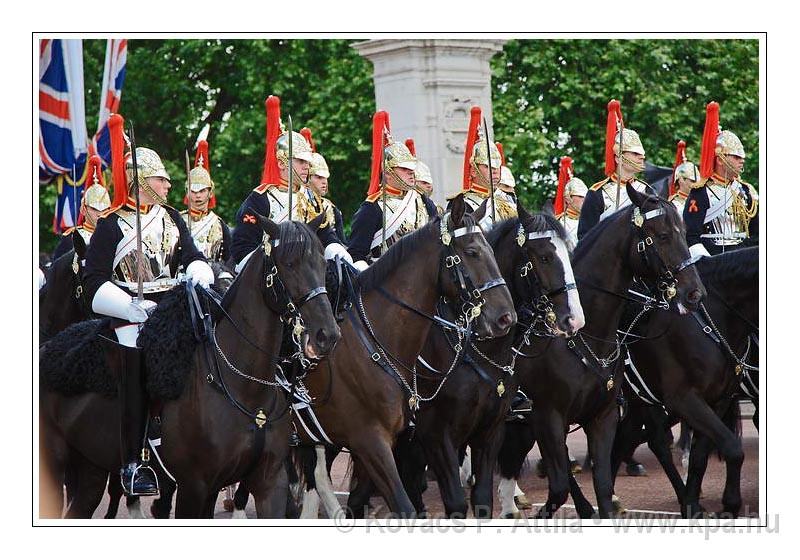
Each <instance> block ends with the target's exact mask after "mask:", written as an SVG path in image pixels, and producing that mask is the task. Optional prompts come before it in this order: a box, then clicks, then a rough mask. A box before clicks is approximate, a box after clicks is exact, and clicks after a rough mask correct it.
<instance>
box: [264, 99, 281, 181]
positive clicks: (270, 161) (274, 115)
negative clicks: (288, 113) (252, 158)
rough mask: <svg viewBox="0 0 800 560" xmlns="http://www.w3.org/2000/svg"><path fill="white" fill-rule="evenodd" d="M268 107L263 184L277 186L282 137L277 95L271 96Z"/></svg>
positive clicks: (279, 103)
mask: <svg viewBox="0 0 800 560" xmlns="http://www.w3.org/2000/svg"><path fill="white" fill-rule="evenodd" d="M266 107H267V146H266V153H265V155H264V171H263V172H262V174H261V183H262V184H269V185H277V184H279V183H280V181H281V171H280V168H279V167H278V154H277V151H276V149H277V143H278V137H279V136H280V135H281V100H280V98H279V97H278V96H277V95H270V96H269V97H268V98H267V102H266Z"/></svg>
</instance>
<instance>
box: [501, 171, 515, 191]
mask: <svg viewBox="0 0 800 560" xmlns="http://www.w3.org/2000/svg"><path fill="white" fill-rule="evenodd" d="M499 184H500V185H502V186H506V187H508V188H510V189H513V188H514V187H516V186H517V182H516V181H515V180H514V174H513V173H511V170H510V169H509V168H508V167H506V166H505V165H503V166H501V167H500V181H499Z"/></svg>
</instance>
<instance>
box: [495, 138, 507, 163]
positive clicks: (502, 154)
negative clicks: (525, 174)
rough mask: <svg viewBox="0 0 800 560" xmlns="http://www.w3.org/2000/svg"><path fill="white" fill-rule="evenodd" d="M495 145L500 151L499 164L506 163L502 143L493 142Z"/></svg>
mask: <svg viewBox="0 0 800 560" xmlns="http://www.w3.org/2000/svg"><path fill="white" fill-rule="evenodd" d="M494 145H495V146H497V151H498V152H500V165H505V164H506V153H505V152H504V151H503V145H502V144H501V143H500V142H495V143H494Z"/></svg>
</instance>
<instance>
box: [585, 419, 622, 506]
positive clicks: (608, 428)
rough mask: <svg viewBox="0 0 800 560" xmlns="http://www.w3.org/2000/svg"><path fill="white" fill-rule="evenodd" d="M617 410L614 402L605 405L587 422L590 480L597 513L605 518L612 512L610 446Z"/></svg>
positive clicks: (612, 491) (615, 428) (612, 443)
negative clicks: (591, 465) (592, 483)
mask: <svg viewBox="0 0 800 560" xmlns="http://www.w3.org/2000/svg"><path fill="white" fill-rule="evenodd" d="M618 419H619V411H618V409H617V406H616V404H613V405H611V406H608V407H606V409H605V410H604V411H602V412H601V413H600V414H599V415H598V416H597V417H595V418H594V419H593V420H592V422H591V423H590V424H589V426H588V428H587V430H586V435H587V436H588V438H589V450H590V452H591V454H592V463H593V465H594V467H593V468H592V481H593V482H594V493H595V496H596V497H597V509H598V514H599V515H600V517H602V518H607V517H609V516H611V515H612V514H613V513H614V505H613V503H612V496H613V494H614V486H613V483H612V480H611V448H612V447H613V445H614V435H615V434H616V431H617V421H618Z"/></svg>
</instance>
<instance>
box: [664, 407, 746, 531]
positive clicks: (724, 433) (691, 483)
mask: <svg viewBox="0 0 800 560" xmlns="http://www.w3.org/2000/svg"><path fill="white" fill-rule="evenodd" d="M723 404H724V406H725V407H726V408H724V409H723V410H727V407H728V406H730V401H728V402H726V403H723ZM673 408H674V409H675V411H676V413H677V414H678V415H680V416H681V417H683V418H685V419H686V420H687V422H689V424H691V426H692V427H693V428H694V430H695V434H694V439H695V441H694V443H693V445H692V453H691V455H690V457H689V473H688V476H687V478H686V508H685V509H684V514H686V515H689V516H692V515H695V514H696V513H698V512H700V511H702V509H701V508H700V504H699V500H700V489H701V485H702V481H703V475H704V474H705V470H706V466H707V465H708V455H709V453H710V449H711V443H712V442H713V444H714V445H715V446H716V448H717V449H718V450H719V452H720V453H721V454H722V456H723V457H724V458H725V463H726V467H727V477H726V480H725V491H724V493H723V497H722V504H723V507H724V511H725V512H726V513H731V514H733V515H734V516H735V515H737V514H738V513H739V509H740V508H741V505H742V499H741V488H740V482H741V481H740V476H741V469H742V463H743V462H744V451H743V450H742V442H741V441H740V440H739V438H738V437H737V436H736V434H735V433H733V432H732V431H731V430H730V429H729V428H728V426H726V425H725V423H724V422H723V421H722V420H721V419H720V417H719V416H718V415H717V414H716V413H715V412H714V411H713V410H712V409H711V408H710V407H709V406H708V404H707V403H706V402H705V401H703V400H702V399H701V398H700V397H699V396H697V395H696V394H695V393H693V392H692V393H688V394H687V395H685V396H684V398H682V399H676V402H675V403H673Z"/></svg>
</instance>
